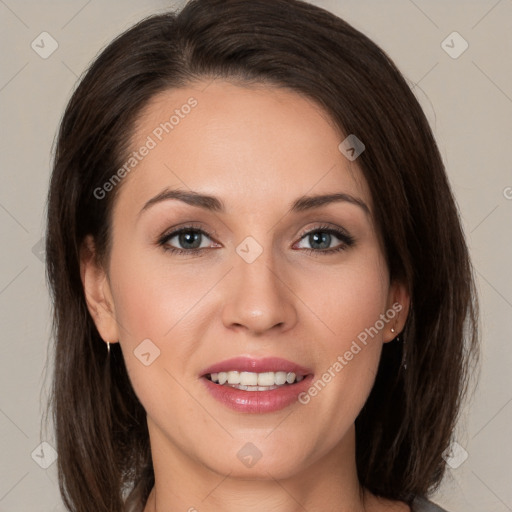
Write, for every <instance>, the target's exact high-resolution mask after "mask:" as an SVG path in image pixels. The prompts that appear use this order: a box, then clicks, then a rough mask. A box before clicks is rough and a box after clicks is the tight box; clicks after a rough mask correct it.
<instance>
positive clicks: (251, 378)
mask: <svg viewBox="0 0 512 512" xmlns="http://www.w3.org/2000/svg"><path fill="white" fill-rule="evenodd" d="M204 377H205V378H206V379H208V380H209V381H211V382H213V383H215V384H218V385H220V386H229V387H232V388H236V389H241V390H243V391H271V390H273V389H278V388H280V387H282V386H292V385H293V384H296V383H298V382H301V381H302V380H303V379H304V377H307V375H301V374H299V375H297V374H296V373H295V372H285V371H278V372H261V373H255V372H240V371H236V370H230V371H227V372H215V373H207V374H206V375H205V376H204Z"/></svg>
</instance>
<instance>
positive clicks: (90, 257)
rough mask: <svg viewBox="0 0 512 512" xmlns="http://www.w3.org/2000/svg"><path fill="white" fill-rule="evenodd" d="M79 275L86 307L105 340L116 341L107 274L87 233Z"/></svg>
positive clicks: (117, 334) (112, 301)
mask: <svg viewBox="0 0 512 512" xmlns="http://www.w3.org/2000/svg"><path fill="white" fill-rule="evenodd" d="M80 277H81V279H82V285H83V287H84V293H85V300H86V302H87V308H88V309H89V313H90V314H91V316H92V318H93V320H94V323H95V325H96V328H97V329H98V332H99V334H100V336H101V337H102V338H103V340H104V341H105V342H107V341H108V342H109V343H117V342H118V341H119V329H118V325H117V321H116V316H115V308H114V300H113V297H112V292H111V289H110V283H109V281H108V276H107V274H106V272H105V270H104V269H103V268H102V266H101V265H100V264H99V263H98V261H97V257H96V250H95V245H94V239H93V237H92V236H91V235H87V236H86V237H85V239H84V242H83V244H82V247H81V248H80Z"/></svg>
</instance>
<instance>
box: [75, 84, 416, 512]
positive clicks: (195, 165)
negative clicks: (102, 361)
mask: <svg viewBox="0 0 512 512" xmlns="http://www.w3.org/2000/svg"><path fill="white" fill-rule="evenodd" d="M191 96H193V97H194V98H196V99H197V101H198V105H197V106H196V107H195V108H194V109H192V111H191V113H190V114H189V115H188V116H186V117H185V118H184V119H182V120H181V121H180V124H179V125H177V126H176V127H175V129H174V130H173V131H172V132H171V133H169V134H166V135H165V136H164V137H163V139H162V141H161V142H158V144H157V146H156V147H155V148H154V149H152V150H151V151H150V152H149V154H148V155H147V156H146V157H145V158H144V159H143V160H142V161H141V162H140V163H139V164H138V165H137V167H136V169H135V170H134V171H132V172H131V173H130V174H129V175H128V176H126V177H125V178H124V180H123V182H122V184H121V185H120V189H119V190H118V196H117V198H116V202H115V205H114V212H113V230H112V237H113V239H112V240H113V243H112V251H111V254H110V259H109V261H108V268H105V269H104V268H102V267H101V266H99V265H97V264H96V263H95V260H94V258H93V257H92V256H93V254H94V241H93V240H92V239H91V238H90V237H88V238H87V240H86V243H85V244H84V248H83V254H82V281H83V284H84V289H85V293H86V297H87V302H88V306H89V311H90V313H91V315H92V317H93V318H94V321H95V323H96V326H97V328H98V331H99V333H100V335H101V337H102V338H103V340H105V341H109V342H110V343H115V342H117V341H119V343H120V344H121V349H122V352H123V356H124V359H125V363H126V367H127V370H128V373H129V376H130V379H131V382H132V385H133V388H134V390H135V392H136V394H137V396H138V398H139V400H140V401H141V403H142V405H143V406H144V408H145V410H146V412H147V422H148V428H149V433H150V440H151V449H152V456H153V462H154V468H155V480H156V483H155V487H154V488H153V490H152V492H151V495H150V497H149V500H148V502H147V504H146V508H145V512H154V511H158V512H164V511H165V512H168V511H172V512H174V511H184V510H189V511H190V512H192V511H193V510H198V511H200V512H203V511H205V512H206V511H209V512H214V511H215V512H217V511H223V512H235V511H236V512H239V511H240V510H244V511H246V512H252V511H254V512H256V511H261V510H263V509H265V510H273V511H277V512H296V511H297V510H307V511H309V512H316V511H320V510H322V511H333V512H334V511H336V512H349V511H350V512H358V511H363V510H366V511H367V512H368V511H370V512H378V511H393V512H395V511H397V512H398V511H400V512H405V511H408V510H409V507H408V506H407V505H406V504H404V503H402V502H393V501H388V500H383V499H378V498H376V497H375V496H373V495H371V494H370V493H369V492H365V493H364V497H365V499H364V502H363V501H362V500H361V495H360V492H359V491H360V486H359V482H358V479H357V474H356V462H355V428H354V421H355V419H356V417H357V415H358V413H359V411H360V410H361V408H362V406H363V405H364V403H365V401H366V399H367V397H368V395H369V393H370V390H371V387H372V385H373V382H374V377H375V374H376V370H377V366H378V362H379V358H380V354H381V349H382V345H383V343H387V342H389V341H391V340H392V339H394V338H395V336H396V333H399V332H400V331H401V330H402V329H403V326H404V323H405V320H406V317H407V312H408V308H409V295H408V293H407V290H406V289H405V287H404V286H403V285H402V284H400V283H398V282H390V280H389V276H388V269H387V266H386V262H385V258H384V254H383V251H382V246H381V242H380V238H379V236H378V234H377V233H376V231H375V227H374V223H373V214H372V212H373V208H372V200H371V194H370V191H369V189H368V187H367V184H366V182H365V180H364V178H363V176H362V174H361V172H360V170H359V169H358V167H357V160H356V161H354V162H350V161H349V160H348V159H347V158H345V156H344V155H343V154H342V153H341V152H340V151H339V149H338V145H339V144H340V142H341V141H342V140H343V139H344V138H345V136H344V135H343V134H341V133H340V132H339V131H338V130H337V129H336V128H335V126H334V125H333V123H332V122H331V121H330V120H329V117H328V116H327V114H326V113H325V112H324V111H322V110H321V109H320V107H318V106H317V105H316V104H315V103H313V102H312V101H310V100H308V99H305V98H304V97H302V96H299V95H298V94H297V93H295V92H292V91H290V90H287V89H277V88H271V87H269V86H251V87H247V86H240V85H236V84H234V83H228V82H223V81H215V82H213V83H210V84H206V83H196V84H193V85H190V86H188V87H186V88H182V89H175V90H171V91H166V92H165V93H161V94H159V95H158V96H156V97H154V98H153V99H152V100H151V101H150V103H149V104H148V105H147V107H146V109H145V111H144V112H143V115H141V116H140V118H139V120H138V122H137V125H136V128H135V130H134V133H133V138H132V149H133V150H134V151H135V150H137V149H138V148H139V147H140V146H142V145H143V144H144V143H145V141H146V140H147V137H148V135H150V134H151V133H152V132H153V130H154V129H155V127H157V126H158V125H159V124H160V123H161V122H163V121H164V120H166V119H168V118H169V116H170V115H171V114H172V112H173V110H174V109H175V108H179V107H180V106H181V105H183V104H184V103H186V101H187V99H188V98H190V97H191ZM166 187H169V188H180V189H182V190H189V189H192V190H194V191H197V192H200V193H206V194H210V195H214V196H217V197H219V198H221V199H222V200H223V201H224V203H225V204H226V212H225V213H218V212H216V213H214V212H209V211H206V210H202V209H200V208H198V207H194V206H191V205H187V204H185V203H182V202H180V201H177V200H167V201H163V202H160V203H158V204H155V205H154V206H152V207H150V208H148V209H147V210H145V211H144V213H142V214H140V215H139V212H140V210H141V209H142V207H143V205H144V204H145V203H146V201H148V200H149V199H150V198H152V197H153V196H155V195H157V194H158V193H159V192H161V191H162V190H163V189H165V188H166ZM333 191H336V192H345V193H348V194H351V195H352V196H354V197H357V198H359V199H361V200H362V201H364V202H365V203H366V204H367V205H368V208H369V210H370V214H367V213H365V211H364V210H363V209H362V208H360V207H359V206H356V205H354V204H351V203H349V202H337V203H331V204H329V205H325V206H321V207H319V208H317V209H315V210H311V211H305V212H301V213H294V214H291V213H287V210H288V207H289V205H290V204H291V202H292V201H293V200H295V199H296V198H298V197H299V196H302V195H305V194H308V195H311V194H323V193H332V192H333ZM189 222H194V227H197V228H199V229H204V230H205V231H206V232H210V233H213V232H215V233H216V236H212V237H208V236H206V235H202V238H201V240H200V244H201V247H207V249H206V250H205V251H204V255H203V256H202V257H193V256H189V255H175V254H171V253H168V252H165V251H164V249H163V248H162V247H161V246H159V245H158V243H157V242H156V240H157V239H158V237H159V236H161V235H163V234H166V233H169V232H171V230H172V228H178V227H182V225H183V224H185V223H189ZM325 223H328V224H330V225H331V226H332V227H341V228H344V229H345V230H347V231H348V232H349V233H350V235H352V236H353V237H354V238H355V240H356V243H355V245H353V246H351V247H348V248H346V250H344V251H340V252H337V253H332V254H321V252H322V251H324V250H325V249H324V248H323V247H325V246H320V248H318V247H319V245H318V244H319V243H320V242H317V244H316V245H315V240H314V239H312V238H311V237H308V236H303V235H304V233H307V232H312V231H313V232H314V230H315V229H316V228H318V226H320V225H322V224H325ZM319 235H321V233H319ZM247 236H251V237H253V238H254V239H255V240H256V241H257V242H258V243H259V244H260V246H261V247H262V249H263V252H262V254H261V255H260V256H259V257H258V258H256V260H255V261H254V262H252V263H247V262H246V261H245V260H244V259H242V258H241V257H240V256H239V255H238V253H237V252H236V248H237V246H238V245H239V244H240V243H241V242H242V241H243V240H244V239H245V238H246V237H247ZM185 243H186V242H185ZM198 243H199V242H198ZM167 244H168V245H172V246H174V247H177V248H182V249H183V248H184V247H185V248H188V247H190V245H191V244H190V241H189V244H188V245H183V239H182V240H181V244H180V239H179V237H177V236H175V237H174V238H173V239H171V240H169V241H168V242H167ZM311 244H313V245H311ZM326 244H330V245H329V246H328V247H327V248H333V247H338V246H339V245H340V244H342V241H341V240H340V239H339V238H337V237H336V236H334V235H333V237H332V238H331V239H330V241H329V240H328V241H327V242H326ZM312 247H313V248H315V249H316V253H315V254H308V253H307V252H306V251H305V250H304V249H305V248H312ZM189 250H190V251H193V249H189ZM191 254H192V252H191ZM396 302H398V303H400V304H401V305H402V307H403V309H402V311H401V312H400V314H399V315H398V317H395V318H394V319H393V320H392V321H390V322H389V323H387V324H386V325H385V327H384V328H383V329H381V330H380V331H379V333H378V335H376V336H374V337H373V339H372V338H370V341H369V343H368V344H367V345H366V346H364V348H363V349H362V350H361V351H360V352H359V353H358V354H357V355H355V356H354V358H353V359H352V360H351V361H350V362H348V364H346V366H344V367H343V369H342V370H341V371H340V372H338V373H337V374H336V377H335V378H333V379H332V380H331V381H330V382H329V383H328V385H327V386H325V388H324V389H323V390H322V391H321V392H320V393H318V395H317V396H315V397H314V398H312V399H311V400H310V402H309V403H308V404H307V405H302V404H299V403H294V404H292V405H291V406H289V407H287V408H285V409H283V410H281V411H277V412H272V413H264V414H248V413H240V412H235V411H232V410H231V409H228V408H227V407H225V406H224V405H222V404H220V403H219V402H217V401H216V400H215V399H214V398H213V397H212V396H210V394H209V393H208V392H207V391H205V389H204V385H203V382H201V380H200V374H201V370H203V369H205V368H206V367H207V366H209V365H211V364H213V363H216V362H219V361H223V360H225V359H228V358H231V357H234V356H240V355H247V356H253V357H257V358H260V357H263V356H277V357H283V358H285V359H289V360H291V361H293V362H296V363H298V364H301V365H303V366H306V367H310V368H312V369H313V371H314V373H315V379H316V378H319V377H320V376H321V375H322V374H323V373H324V372H325V371H326V370H327V368H329V367H330V366H332V365H333V363H334V362H335V361H336V358H337V357H338V355H343V354H344V353H345V352H346V351H347V350H349V348H350V346H351V343H352V341H353V340H355V339H356V338H357V335H358V334H359V333H361V332H362V331H364V330H365V328H369V327H370V326H373V325H374V324H375V322H376V321H377V320H378V319H379V315H381V314H385V312H386V311H387V310H389V309H390V308H391V307H392V305H393V304H394V303H396ZM391 328H394V329H395V333H393V332H392V331H391ZM148 338H149V339H150V340H151V341H152V343H154V345H156V346H157V347H158V348H159V350H160V356H159V357H157V358H156V359H155V360H154V362H152V364H150V365H149V366H145V365H144V364H142V363H141V361H140V360H139V359H138V358H137V357H136V356H135V355H134V350H135V349H136V348H137V346H138V345H139V344H140V343H141V342H142V340H145V339H148ZM247 442H251V443H253V444H254V445H256V447H257V448H258V449H259V451H260V452H261V454H262V457H261V459H260V460H259V461H258V462H257V463H256V464H255V465H254V466H253V467H251V468H248V467H246V466H245V465H244V464H242V463H241V462H240V460H239V459H238V458H237V452H238V450H240V449H241V448H242V447H243V446H244V445H245V444H246V443H247Z"/></svg>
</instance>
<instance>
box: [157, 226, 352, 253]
mask: <svg viewBox="0 0 512 512" xmlns="http://www.w3.org/2000/svg"><path fill="white" fill-rule="evenodd" d="M318 232H321V233H328V234H330V235H335V236H336V237H337V238H339V239H340V240H341V241H342V244H341V245H340V246H339V247H335V248H333V249H308V248H306V249H301V250H302V251H306V252H307V253H308V254H313V255H314V256H317V255H318V254H323V255H326V254H334V253H337V252H340V251H345V250H347V249H348V248H349V247H352V246H353V245H354V244H355V239H354V238H353V237H352V236H351V235H349V234H348V233H346V232H344V231H342V230H340V229H335V228H332V227H330V226H326V225H321V226H318V227H316V228H314V229H312V230H309V231H307V232H305V233H303V234H302V235H301V236H300V238H299V241H300V240H302V239H303V238H305V237H306V236H308V235H310V234H312V233H318ZM182 233H201V234H203V235H206V236H207V237H208V238H212V235H211V234H210V233H208V232H207V231H204V230H203V229H199V228H198V227H195V226H184V227H182V228H180V229H177V230H176V231H172V232H171V233H168V234H165V235H163V236H162V237H160V238H159V239H158V242H157V243H158V245H159V246H161V247H162V249H163V250H164V251H165V252H169V253H172V254H176V255H184V254H188V255H189V256H194V257H200V256H203V255H204V251H205V249H209V248H208V247H202V248H200V249H179V248H177V247H169V246H168V245H167V242H168V241H169V240H170V239H171V238H174V237H175V236H176V235H180V234H182ZM213 236H214V235H213Z"/></svg>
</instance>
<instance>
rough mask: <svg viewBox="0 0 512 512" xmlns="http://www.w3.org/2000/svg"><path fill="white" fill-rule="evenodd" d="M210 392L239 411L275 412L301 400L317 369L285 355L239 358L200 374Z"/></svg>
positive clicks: (222, 402) (226, 404)
mask: <svg viewBox="0 0 512 512" xmlns="http://www.w3.org/2000/svg"><path fill="white" fill-rule="evenodd" d="M200 377H201V380H202V381H203V382H204V383H205V385H206V389H207V391H208V392H209V393H210V394H211V395H212V396H213V398H215V399H216V400H217V401H219V402H220V403H221V404H223V405H224V406H227V407H229V408H230V409H233V410H236V411H238V412H247V413H264V412H273V411H277V410H280V409H283V408H285V407H288V406H290V405H292V404H293V403H295V402H297V398H298V395H299V394H300V393H301V392H303V391H304V390H306V389H307V388H308V387H309V385H310V383H311V381H312V380H313V371H312V370H311V369H309V368H306V367H303V366H300V365H298V364H295V363H293V362H291V361H288V360H286V359H281V358H265V359H254V358H249V357H239V358H234V359H230V360H227V361H223V362H221V363H217V364H215V365H213V366H211V367H209V368H206V369H205V370H203V372H202V373H201V375H200Z"/></svg>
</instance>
